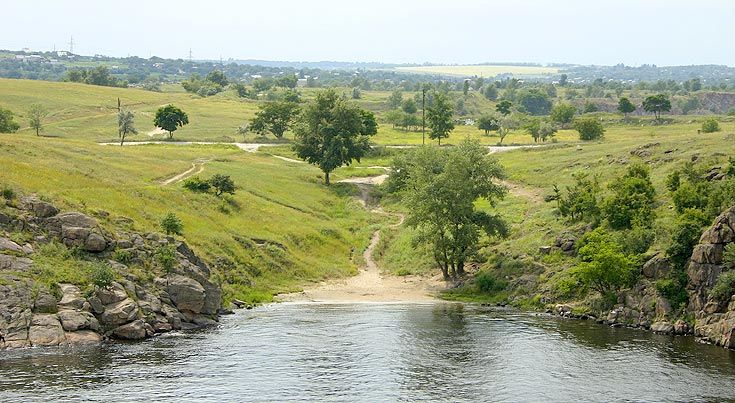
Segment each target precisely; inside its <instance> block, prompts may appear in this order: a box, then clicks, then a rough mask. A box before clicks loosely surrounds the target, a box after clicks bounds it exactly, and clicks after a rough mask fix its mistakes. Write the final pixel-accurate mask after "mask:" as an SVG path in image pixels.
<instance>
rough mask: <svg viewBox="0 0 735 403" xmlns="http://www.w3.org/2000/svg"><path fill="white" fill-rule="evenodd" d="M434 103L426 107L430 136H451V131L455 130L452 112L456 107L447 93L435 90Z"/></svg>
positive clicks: (438, 137) (440, 141) (441, 137)
mask: <svg viewBox="0 0 735 403" xmlns="http://www.w3.org/2000/svg"><path fill="white" fill-rule="evenodd" d="M433 98H434V103H433V105H431V106H429V107H427V109H426V120H427V122H428V125H429V129H430V130H431V131H430V132H429V138H431V139H433V140H439V144H441V143H442V139H443V138H447V137H449V132H451V131H452V130H454V119H453V118H452V113H453V110H454V108H453V107H452V104H451V103H450V102H449V99H448V98H447V96H446V95H444V94H442V93H440V92H435V93H434V94H433Z"/></svg>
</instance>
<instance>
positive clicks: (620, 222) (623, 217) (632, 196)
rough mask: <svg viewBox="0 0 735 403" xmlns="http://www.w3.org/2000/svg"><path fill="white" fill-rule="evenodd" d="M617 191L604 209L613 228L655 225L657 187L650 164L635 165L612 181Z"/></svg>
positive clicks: (606, 202) (611, 185)
mask: <svg viewBox="0 0 735 403" xmlns="http://www.w3.org/2000/svg"><path fill="white" fill-rule="evenodd" d="M610 190H612V192H613V194H612V196H610V197H609V198H608V199H607V200H605V203H604V206H603V211H604V213H605V216H606V217H607V221H608V223H609V224H610V227H611V228H613V229H631V228H633V226H634V225H636V226H642V227H646V228H649V227H650V226H651V225H652V224H653V220H654V217H655V216H654V210H653V207H654V205H653V203H654V201H655V197H656V190H655V189H654V187H653V184H652V183H651V177H650V174H649V170H648V167H647V166H645V165H643V164H633V165H631V166H630V167H628V170H627V172H626V173H625V175H623V176H621V177H619V178H617V179H616V180H615V181H613V182H612V183H611V184H610Z"/></svg>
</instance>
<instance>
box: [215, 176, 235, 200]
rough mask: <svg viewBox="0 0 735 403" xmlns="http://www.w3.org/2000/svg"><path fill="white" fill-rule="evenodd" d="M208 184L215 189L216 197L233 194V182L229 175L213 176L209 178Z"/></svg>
mask: <svg viewBox="0 0 735 403" xmlns="http://www.w3.org/2000/svg"><path fill="white" fill-rule="evenodd" d="M209 184H210V185H211V186H212V187H213V188H214V189H215V194H216V195H217V196H221V195H222V194H224V193H229V194H235V182H234V181H233V180H232V178H230V175H223V174H214V175H212V177H211V178H209Z"/></svg>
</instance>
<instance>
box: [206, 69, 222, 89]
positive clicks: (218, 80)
mask: <svg viewBox="0 0 735 403" xmlns="http://www.w3.org/2000/svg"><path fill="white" fill-rule="evenodd" d="M204 79H205V80H206V81H209V82H210V83H214V84H217V85H219V86H220V87H225V86H227V76H225V73H223V72H221V71H219V70H212V71H211V72H210V73H209V74H207V76H206V77H205V78H204Z"/></svg>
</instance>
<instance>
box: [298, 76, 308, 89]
mask: <svg viewBox="0 0 735 403" xmlns="http://www.w3.org/2000/svg"><path fill="white" fill-rule="evenodd" d="M308 81H309V79H307V78H299V79H298V80H296V86H297V87H306V84H307V82H308Z"/></svg>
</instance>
